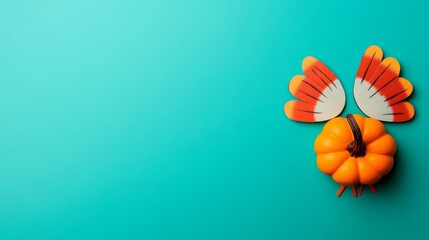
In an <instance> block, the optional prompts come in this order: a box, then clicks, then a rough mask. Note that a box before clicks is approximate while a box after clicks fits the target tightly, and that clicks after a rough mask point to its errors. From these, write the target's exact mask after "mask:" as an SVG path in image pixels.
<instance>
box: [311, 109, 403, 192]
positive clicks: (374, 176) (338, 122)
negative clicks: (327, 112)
mask: <svg viewBox="0 0 429 240" xmlns="http://www.w3.org/2000/svg"><path fill="white" fill-rule="evenodd" d="M314 150H315V151H316V154H317V166H318V167H319V169H320V171H322V172H323V173H325V174H328V175H331V176H332V178H333V179H334V181H336V182H337V183H339V184H341V185H342V186H341V188H340V190H339V191H338V193H337V195H338V196H340V195H341V193H342V192H343V191H344V189H345V188H346V186H352V190H353V194H354V195H355V197H356V196H357V195H358V194H357V193H356V185H357V184H361V188H360V190H359V195H361V194H362V190H363V186H364V185H369V187H370V188H371V190H372V191H375V188H374V186H373V185H372V184H374V183H376V182H377V181H379V180H380V179H381V177H383V176H384V175H386V174H387V173H388V172H389V171H390V170H391V169H392V167H393V164H394V159H393V155H394V154H395V151H396V143H395V140H394V139H393V137H392V136H390V135H389V134H387V133H386V130H385V128H384V125H383V124H382V123H381V122H380V121H378V120H376V119H373V118H364V117H362V116H360V115H357V114H353V115H352V114H349V115H347V117H346V118H342V117H337V118H334V119H331V120H330V121H328V122H327V123H326V125H325V126H324V127H323V130H322V132H321V133H320V134H319V136H318V137H317V138H316V141H315V143H314Z"/></svg>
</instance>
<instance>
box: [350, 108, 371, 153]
mask: <svg viewBox="0 0 429 240" xmlns="http://www.w3.org/2000/svg"><path fill="white" fill-rule="evenodd" d="M346 119H347V122H348V123H349V126H350V128H351V130H352V132H353V137H354V140H353V141H351V142H350V143H349V145H347V148H346V149H347V151H349V153H350V156H352V157H363V156H365V154H366V146H365V143H364V141H363V138H362V132H361V131H360V129H359V125H358V124H357V122H356V120H355V118H354V117H353V114H348V115H347V116H346Z"/></svg>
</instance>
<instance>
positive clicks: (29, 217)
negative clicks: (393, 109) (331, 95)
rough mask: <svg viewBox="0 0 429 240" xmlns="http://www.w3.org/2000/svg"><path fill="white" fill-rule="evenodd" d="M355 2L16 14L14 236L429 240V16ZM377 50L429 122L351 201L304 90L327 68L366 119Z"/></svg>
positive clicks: (8, 41) (3, 44) (40, 6)
mask: <svg viewBox="0 0 429 240" xmlns="http://www.w3.org/2000/svg"><path fill="white" fill-rule="evenodd" d="M343 2H344V3H343ZM345 2H346V1H331V2H329V3H328V2H326V1H325V3H322V1H267V0H260V1H223V0H217V1H211V0H210V1H191V0H190V1H172V0H159V1H120V0H118V1H113V0H103V1H101V0H100V1H86V0H85V1H83V0H74V1H48V0H39V1H1V2H0V239H3V240H6V239H148V240H149V239H303V238H305V239H321V238H323V239H327V238H330V239H380V238H383V239H404V238H412V239H425V237H427V233H425V232H426V231H427V227H428V222H427V216H428V214H429V207H428V200H429V187H428V180H429V175H428V169H429V162H428V157H427V154H426V152H427V151H426V148H427V136H428V134H429V132H428V130H427V126H426V119H427V118H428V117H429V116H428V111H426V110H427V107H425V106H424V104H427V103H428V99H427V96H428V94H427V93H425V92H424V91H426V90H427V89H428V87H429V85H428V75H427V69H428V66H427V64H428V61H427V56H428V54H429V48H428V46H427V43H428V42H429V38H428V30H427V26H428V25H429V17H428V14H427V10H428V6H427V5H426V4H425V3H424V2H422V1H388V2H381V1H347V2H350V3H345ZM371 44H377V45H379V46H380V47H382V48H383V49H384V51H385V55H386V56H394V57H396V58H397V59H398V60H399V62H400V63H401V66H402V68H403V71H402V76H403V77H405V78H407V79H409V80H410V81H411V82H412V83H413V84H414V87H415V92H414V94H413V97H412V98H411V100H410V101H412V103H413V104H414V106H415V108H416V112H417V113H416V117H415V119H414V120H413V121H412V122H409V123H403V124H386V127H387V129H388V131H389V133H391V134H392V135H393V136H394V137H395V138H396V140H397V143H398V147H399V149H398V153H397V155H396V158H397V162H396V166H395V168H394V170H393V172H392V173H391V174H390V175H388V176H387V177H386V178H384V179H383V180H382V181H381V182H380V184H378V185H377V187H378V192H377V193H376V194H373V193H370V192H369V191H368V189H367V190H366V191H365V192H364V195H363V196H362V197H360V198H356V199H355V198H353V197H352V194H351V192H350V189H348V190H347V191H346V192H345V193H344V195H343V196H342V197H341V198H337V197H336V196H335V193H336V191H337V189H338V187H339V186H338V184H336V183H335V182H333V181H332V180H331V179H330V177H328V176H326V175H323V174H322V173H321V172H319V171H318V169H317V167H316V165H315V154H314V152H313V141H314V139H315V137H316V136H317V134H318V133H319V132H320V131H321V129H322V127H323V123H320V124H319V123H318V124H302V123H296V122H292V121H290V120H289V119H287V118H286V117H285V116H284V113H283V105H284V103H285V102H286V101H288V100H290V99H292V96H291V95H290V93H289V92H288V90H287V86H288V82H289V80H290V78H291V77H292V76H294V75H295V74H301V73H302V70H301V61H302V59H303V58H304V57H305V56H307V55H313V56H315V57H317V58H319V59H321V60H322V61H323V62H325V63H326V64H327V65H328V66H329V67H330V68H331V69H332V70H333V71H334V72H335V73H336V74H337V76H338V77H339V78H340V79H341V80H342V82H343V85H344V87H345V89H346V94H347V99H348V102H347V106H346V109H345V111H344V112H343V114H342V115H343V116H345V115H346V114H347V113H351V112H354V113H360V111H359V110H358V108H357V107H356V105H355V103H354V101H353V98H352V82H353V79H354V76H355V73H356V70H357V67H358V65H359V61H360V58H361V56H362V54H363V52H364V51H365V49H366V47H367V46H369V45H371Z"/></svg>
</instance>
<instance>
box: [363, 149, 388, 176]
mask: <svg viewBox="0 0 429 240" xmlns="http://www.w3.org/2000/svg"><path fill="white" fill-rule="evenodd" d="M370 154H371V155H376V156H387V157H392V156H388V155H384V154H379V153H370ZM364 160H365V162H366V163H368V165H369V166H370V167H371V168H372V169H374V171H376V172H377V173H379V174H380V176H384V175H386V174H387V173H388V172H387V173H383V172H380V171H379V170H377V169H376V168H375V167H374V166H373V165H372V164H371V163H370V162H369V161H367V160H366V159H365V158H364Z"/></svg>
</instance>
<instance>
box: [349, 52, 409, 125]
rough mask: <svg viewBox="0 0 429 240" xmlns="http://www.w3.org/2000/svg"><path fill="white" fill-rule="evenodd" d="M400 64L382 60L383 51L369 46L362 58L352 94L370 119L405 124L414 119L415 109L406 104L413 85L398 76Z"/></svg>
mask: <svg viewBox="0 0 429 240" xmlns="http://www.w3.org/2000/svg"><path fill="white" fill-rule="evenodd" d="M400 69H401V67H400V65H399V62H398V61H397V60H396V59H395V58H392V57H388V58H385V59H383V51H382V50H381V48H379V47H377V46H370V47H369V48H368V49H367V50H366V51H365V54H364V55H363V57H362V60H361V63H360V65H359V68H358V72H357V74H356V78H355V83H354V88H353V94H354V98H355V101H356V103H357V105H358V106H359V108H360V109H361V110H362V112H364V113H365V114H366V115H367V116H369V117H371V118H376V119H378V120H381V121H386V122H404V121H408V120H410V119H411V118H413V116H414V107H413V105H412V104H411V103H409V102H404V100H405V99H406V98H408V96H410V95H411V93H412V92H413V85H412V84H411V83H410V82H409V81H408V80H407V79H405V78H401V77H399V72H400Z"/></svg>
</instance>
